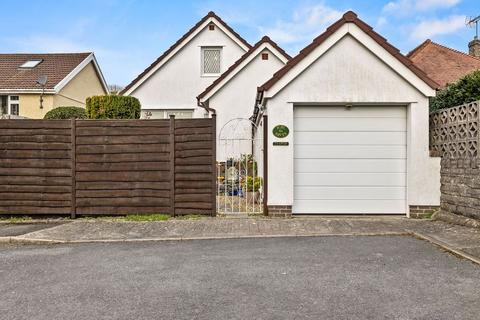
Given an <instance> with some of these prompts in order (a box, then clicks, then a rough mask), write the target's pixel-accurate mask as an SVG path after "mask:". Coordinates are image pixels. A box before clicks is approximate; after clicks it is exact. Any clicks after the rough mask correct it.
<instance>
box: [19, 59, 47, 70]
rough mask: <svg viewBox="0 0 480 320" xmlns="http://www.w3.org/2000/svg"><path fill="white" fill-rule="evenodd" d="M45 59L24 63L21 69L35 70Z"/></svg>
mask: <svg viewBox="0 0 480 320" xmlns="http://www.w3.org/2000/svg"><path fill="white" fill-rule="evenodd" d="M42 61H43V59H31V60H28V61H26V62H24V63H23V64H22V65H21V66H20V67H19V68H21V69H33V68H35V67H36V66H38V65H39V64H40V62H42Z"/></svg>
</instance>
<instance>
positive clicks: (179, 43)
mask: <svg viewBox="0 0 480 320" xmlns="http://www.w3.org/2000/svg"><path fill="white" fill-rule="evenodd" d="M209 20H211V21H212V22H213V21H215V22H217V23H219V24H220V25H221V26H222V27H224V28H225V29H226V30H227V31H228V33H230V34H231V35H229V34H228V33H227V35H228V36H230V37H231V38H232V39H233V40H234V41H236V42H238V43H239V44H241V46H243V47H244V49H245V51H247V50H249V49H250V48H251V47H252V46H251V45H250V44H249V43H248V42H247V41H246V40H245V39H243V38H242V37H241V36H240V35H239V34H238V33H237V32H235V30H233V29H232V28H231V27H230V26H229V25H228V24H227V23H225V22H224V21H223V20H222V19H221V18H220V17H219V16H217V15H216V14H215V12H213V11H210V12H209V13H208V14H207V15H206V16H204V17H203V18H202V19H201V20H200V21H198V22H197V23H196V24H195V25H194V26H193V27H192V28H191V29H190V30H188V31H187V33H185V34H184V35H183V36H182V37H181V38H180V39H178V40H177V42H175V43H174V44H173V45H172V46H171V47H170V48H168V49H167V51H165V52H164V53H163V54H162V55H161V56H160V57H158V58H157V59H156V60H155V61H154V62H153V63H152V64H151V65H150V66H148V67H147V68H146V69H145V70H144V71H143V72H142V73H140V74H139V75H138V76H137V77H136V78H135V79H133V81H132V82H130V83H129V84H128V85H127V86H126V87H125V88H124V89H123V90H122V91H121V92H120V94H121V95H123V94H126V93H128V92H129V91H130V90H131V89H132V88H134V87H135V86H138V85H140V84H141V83H142V82H143V81H145V80H146V79H148V77H149V73H150V72H152V71H155V70H156V68H158V67H159V66H161V65H162V64H163V63H164V62H166V61H167V60H168V59H169V58H170V57H171V53H172V52H174V51H176V50H178V49H180V48H182V47H183V46H184V45H186V44H187V43H188V42H189V41H187V39H188V38H190V37H191V36H192V35H194V34H195V33H196V32H198V31H200V30H199V29H200V28H201V27H202V26H203V25H204V24H205V23H206V22H208V21H209Z"/></svg>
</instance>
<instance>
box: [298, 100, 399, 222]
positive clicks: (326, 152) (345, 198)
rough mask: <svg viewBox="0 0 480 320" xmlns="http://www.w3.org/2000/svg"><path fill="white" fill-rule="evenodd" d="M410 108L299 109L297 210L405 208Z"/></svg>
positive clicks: (374, 211)
mask: <svg viewBox="0 0 480 320" xmlns="http://www.w3.org/2000/svg"><path fill="white" fill-rule="evenodd" d="M406 139H407V126H406V108H405V107H402V106H391V107H385V106H383V107H353V108H351V109H350V110H347V109H346V108H345V107H338V106H336V107H327V106H316V107H314V106H312V107H306V106H302V107H295V109H294V202H293V212H294V213H306V214H314V213H330V214H342V213H344V214H355V213H365V214H387V213H398V214H401V213H405V212H406V200H405V199H406V189H407V188H406V185H407V178H406V171H407V170H406V168H407V148H406V144H407V140H406Z"/></svg>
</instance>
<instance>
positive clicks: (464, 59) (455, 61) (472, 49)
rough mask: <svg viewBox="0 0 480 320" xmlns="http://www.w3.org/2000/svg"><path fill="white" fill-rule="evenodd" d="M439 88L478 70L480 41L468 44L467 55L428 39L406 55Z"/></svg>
mask: <svg viewBox="0 0 480 320" xmlns="http://www.w3.org/2000/svg"><path fill="white" fill-rule="evenodd" d="M407 57H408V58H410V60H412V61H413V62H414V63H415V65H416V66H417V67H419V68H420V69H422V70H423V71H424V72H425V73H426V74H427V75H428V76H429V77H430V78H431V79H433V80H435V81H436V82H437V83H438V84H439V85H440V87H441V88H443V87H445V86H446V85H447V84H449V83H454V82H456V81H457V80H458V79H460V78H462V77H464V76H465V75H467V74H469V73H471V72H473V71H475V70H479V69H480V40H478V39H474V40H473V41H471V42H470V43H469V54H466V53H463V52H461V51H458V50H455V49H452V48H449V47H446V46H443V45H441V44H438V43H435V42H433V41H432V40H430V39H428V40H426V41H425V42H423V43H422V44H420V45H419V46H418V47H416V48H415V49H413V50H412V51H411V52H410V53H408V55H407Z"/></svg>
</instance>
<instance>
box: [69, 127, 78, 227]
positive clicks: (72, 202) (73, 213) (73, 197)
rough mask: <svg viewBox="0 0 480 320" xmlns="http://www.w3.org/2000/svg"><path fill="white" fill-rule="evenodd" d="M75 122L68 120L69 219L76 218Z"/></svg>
mask: <svg viewBox="0 0 480 320" xmlns="http://www.w3.org/2000/svg"><path fill="white" fill-rule="evenodd" d="M76 127H77V122H76V120H75V119H71V120H70V128H71V132H70V135H71V140H70V141H71V142H70V146H71V147H70V151H71V155H70V158H71V159H72V171H71V175H72V191H71V193H72V195H71V200H70V207H71V211H70V218H71V219H75V218H76V217H77V194H76V193H77V177H76V173H77V130H76Z"/></svg>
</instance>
